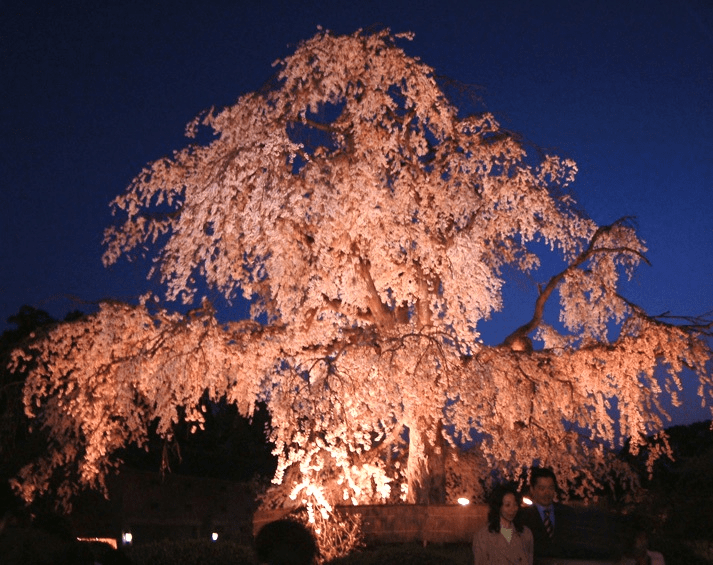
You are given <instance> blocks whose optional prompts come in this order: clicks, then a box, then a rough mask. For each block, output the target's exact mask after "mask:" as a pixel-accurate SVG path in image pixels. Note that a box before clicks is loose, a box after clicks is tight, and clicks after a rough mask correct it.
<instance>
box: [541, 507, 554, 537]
mask: <svg viewBox="0 0 713 565" xmlns="http://www.w3.org/2000/svg"><path fill="white" fill-rule="evenodd" d="M544 515H545V516H544V518H543V520H542V523H543V524H544V525H545V530H546V531H547V536H548V537H550V538H551V537H552V536H553V535H554V534H555V529H554V528H553V527H552V522H551V521H550V511H549V509H547V510H545V511H544Z"/></svg>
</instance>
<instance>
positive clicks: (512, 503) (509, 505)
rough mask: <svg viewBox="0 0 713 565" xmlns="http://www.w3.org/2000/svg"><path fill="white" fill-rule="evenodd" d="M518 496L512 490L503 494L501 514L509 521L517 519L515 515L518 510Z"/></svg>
mask: <svg viewBox="0 0 713 565" xmlns="http://www.w3.org/2000/svg"><path fill="white" fill-rule="evenodd" d="M518 508H519V507H518V504H517V498H515V495H514V494H512V493H511V492H509V493H507V494H506V495H505V496H503V503H502V505H501V506H500V516H502V517H503V518H505V519H506V520H507V521H508V522H512V521H513V520H514V519H515V515H516V514H517V511H518Z"/></svg>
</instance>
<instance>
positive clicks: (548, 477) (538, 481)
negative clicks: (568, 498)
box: [522, 467, 574, 560]
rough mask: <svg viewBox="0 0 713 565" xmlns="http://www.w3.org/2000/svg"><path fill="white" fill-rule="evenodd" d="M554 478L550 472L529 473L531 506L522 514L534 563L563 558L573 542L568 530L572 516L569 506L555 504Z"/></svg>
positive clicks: (538, 468)
mask: <svg viewBox="0 0 713 565" xmlns="http://www.w3.org/2000/svg"><path fill="white" fill-rule="evenodd" d="M556 492H557V478H556V477H555V474H554V471H552V469H549V468H541V467H533V468H532V470H531V472H530V498H532V502H533V504H532V505H531V506H528V507H527V508H524V509H523V511H522V517H523V520H522V521H523V523H524V524H525V525H526V526H527V527H528V528H530V530H531V531H532V536H533V538H534V540H535V560H537V559H539V558H544V557H565V556H566V555H567V553H568V551H567V545H568V544H569V542H571V541H572V540H571V539H569V538H570V537H571V536H570V535H568V530H569V531H570V532H571V530H570V526H571V525H572V521H573V518H574V512H573V511H572V509H571V508H569V507H568V506H565V505H564V504H560V503H558V502H554V499H555V494H556Z"/></svg>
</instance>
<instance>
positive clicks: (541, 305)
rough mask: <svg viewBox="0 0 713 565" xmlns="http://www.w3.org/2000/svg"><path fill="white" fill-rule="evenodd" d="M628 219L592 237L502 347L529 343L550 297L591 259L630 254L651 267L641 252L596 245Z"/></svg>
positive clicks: (554, 279) (619, 221) (540, 297)
mask: <svg viewBox="0 0 713 565" xmlns="http://www.w3.org/2000/svg"><path fill="white" fill-rule="evenodd" d="M627 220H628V218H626V217H625V218H620V219H619V220H617V221H616V222H614V223H612V224H609V225H606V226H601V227H599V228H598V229H597V231H596V232H595V233H594V235H593V236H592V238H591V240H590V241H589V245H588V246H587V248H586V249H585V250H584V251H582V253H580V254H579V255H578V256H577V258H576V259H575V260H574V261H572V263H570V264H569V265H568V266H567V268H566V269H564V270H563V271H561V272H559V273H557V274H556V275H554V276H553V277H552V278H551V279H550V280H549V282H548V283H547V284H546V285H545V287H544V288H541V289H540V292H539V294H538V296H537V299H536V300H535V310H534V313H533V315H532V318H531V319H530V321H529V322H527V323H526V324H524V325H522V326H520V327H519V328H517V329H516V330H515V331H513V332H512V333H511V334H509V335H508V336H507V337H506V338H505V339H504V340H503V343H502V345H504V346H506V347H512V346H513V345H514V344H516V343H519V342H529V337H528V336H529V334H530V333H531V332H533V331H534V330H535V329H537V327H538V326H539V325H540V323H541V322H542V318H543V316H544V313H545V305H546V304H547V301H548V300H549V298H550V296H551V295H552V293H553V292H554V290H555V289H556V288H557V286H559V284H560V283H561V282H562V281H563V280H564V278H565V277H566V276H567V275H568V274H569V273H571V272H572V271H574V270H575V269H578V268H579V267H580V266H582V265H583V264H584V263H586V262H587V261H588V260H589V259H591V258H592V257H593V256H594V255H596V254H599V253H604V254H606V253H608V254H615V255H619V254H630V255H636V256H637V257H638V258H639V259H641V260H642V261H644V262H645V263H646V264H647V265H650V263H649V260H648V259H647V258H646V257H645V256H644V254H643V253H641V252H640V251H638V250H636V249H633V248H631V247H627V246H621V247H597V246H596V244H597V242H598V241H599V240H600V239H601V238H602V237H604V236H605V235H606V234H609V233H611V231H612V230H614V229H615V228H618V227H620V226H621V225H622V224H623V223H624V222H626V221H627Z"/></svg>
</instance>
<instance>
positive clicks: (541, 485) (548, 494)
mask: <svg viewBox="0 0 713 565" xmlns="http://www.w3.org/2000/svg"><path fill="white" fill-rule="evenodd" d="M554 498H555V482H554V481H553V480H552V477H538V479H537V481H536V482H535V485H534V486H533V487H532V500H533V502H534V503H535V504H539V505H540V506H549V505H550V504H552V501H553V500H554Z"/></svg>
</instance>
